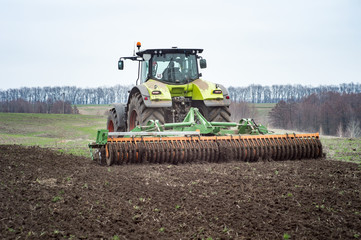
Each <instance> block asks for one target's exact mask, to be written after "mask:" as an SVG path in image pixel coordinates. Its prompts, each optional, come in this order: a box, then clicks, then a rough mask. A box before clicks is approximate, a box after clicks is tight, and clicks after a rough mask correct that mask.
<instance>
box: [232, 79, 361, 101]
mask: <svg viewBox="0 0 361 240" xmlns="http://www.w3.org/2000/svg"><path fill="white" fill-rule="evenodd" d="M228 91H229V94H230V98H231V99H232V101H233V102H249V103H278V102H279V101H281V100H283V101H300V100H301V99H302V98H304V97H307V96H310V95H311V94H321V93H324V92H335V93H341V94H343V93H346V94H351V93H361V84H360V83H356V84H355V83H342V84H340V85H321V86H318V87H311V86H303V85H300V84H297V85H290V84H287V85H272V86H262V85H255V84H252V85H249V86H247V87H229V88H228Z"/></svg>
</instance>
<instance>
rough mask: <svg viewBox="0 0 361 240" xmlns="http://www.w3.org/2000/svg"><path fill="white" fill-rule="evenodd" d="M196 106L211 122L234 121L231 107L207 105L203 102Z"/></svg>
mask: <svg viewBox="0 0 361 240" xmlns="http://www.w3.org/2000/svg"><path fill="white" fill-rule="evenodd" d="M196 107H197V108H198V109H199V111H200V113H201V114H202V115H203V116H204V117H205V118H206V119H207V120H208V121H209V122H232V120H231V112H230V110H229V107H225V106H220V107H207V106H206V105H204V103H203V102H202V103H200V104H197V105H196Z"/></svg>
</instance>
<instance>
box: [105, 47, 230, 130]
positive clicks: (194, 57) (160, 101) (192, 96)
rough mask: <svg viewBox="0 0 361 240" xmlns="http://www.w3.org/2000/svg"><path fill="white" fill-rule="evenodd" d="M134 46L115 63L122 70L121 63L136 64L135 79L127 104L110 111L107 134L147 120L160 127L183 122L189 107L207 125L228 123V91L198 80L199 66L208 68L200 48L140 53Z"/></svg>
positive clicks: (119, 105) (199, 78) (139, 124)
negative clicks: (206, 122)
mask: <svg viewBox="0 0 361 240" xmlns="http://www.w3.org/2000/svg"><path fill="white" fill-rule="evenodd" d="M137 47H138V52H137V53H135V54H134V56H131V57H121V58H120V59H119V62H118V69H119V70H123V69H124V60H132V61H138V63H139V64H138V66H139V67H138V79H137V81H136V86H135V87H133V88H132V89H131V90H130V91H129V97H128V102H127V103H126V104H115V105H114V107H113V108H112V109H110V112H109V116H108V121H107V129H108V130H109V132H125V131H131V130H132V129H134V128H135V127H136V126H144V125H146V124H147V122H148V121H149V120H158V121H159V123H160V124H164V123H176V122H182V121H183V120H184V118H185V117H186V115H187V113H188V112H189V110H190V109H191V108H192V107H195V108H197V109H199V111H200V113H201V114H202V115H203V116H204V117H205V118H206V119H207V120H208V121H210V122H213V121H216V122H231V113H230V110H229V105H230V104H231V100H230V97H229V95H228V91H227V89H226V88H225V87H224V86H222V85H221V84H215V83H211V82H208V81H205V80H202V79H201V76H202V74H201V73H200V72H199V67H200V68H201V69H203V68H206V67H207V62H206V60H205V59H203V58H202V57H201V56H200V55H199V54H201V53H202V52H203V49H184V48H177V47H173V48H164V49H147V50H142V51H140V47H141V45H140V43H139V42H138V43H137ZM198 63H199V64H198ZM198 65H199V67H198Z"/></svg>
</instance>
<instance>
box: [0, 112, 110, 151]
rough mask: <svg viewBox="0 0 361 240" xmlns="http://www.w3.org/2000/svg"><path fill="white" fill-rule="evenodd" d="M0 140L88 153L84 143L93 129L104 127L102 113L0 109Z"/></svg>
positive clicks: (92, 139)
mask: <svg viewBox="0 0 361 240" xmlns="http://www.w3.org/2000/svg"><path fill="white" fill-rule="evenodd" d="M0 123H1V124H0V144H22V145H37V146H41V147H49V148H54V149H59V151H65V152H67V153H73V154H76V155H83V156H89V150H88V147H87V144H88V143H89V142H90V141H94V140H95V137H96V133H97V129H101V128H105V125H106V116H105V115H100V116H98V115H72V114H30V113H0Z"/></svg>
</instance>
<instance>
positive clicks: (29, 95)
mask: <svg viewBox="0 0 361 240" xmlns="http://www.w3.org/2000/svg"><path fill="white" fill-rule="evenodd" d="M131 88H132V86H122V85H116V86H113V87H97V88H78V87H74V86H65V87H33V88H28V87H22V88H17V89H14V88H13V89H7V90H0V102H7V101H8V102H9V101H15V100H18V99H23V100H25V101H27V102H32V103H34V102H46V101H47V100H48V99H51V100H52V101H64V102H70V103H71V104H73V105H74V104H76V105H79V104H111V103H125V102H126V101H127V99H128V91H129V90H130V89H131ZM228 91H229V95H230V98H231V100H232V101H233V102H250V103H277V102H279V101H281V100H283V101H290V100H292V101H300V100H301V99H302V98H304V97H307V96H310V95H311V94H320V93H323V92H335V93H340V94H343V93H345V94H351V93H361V84H358V83H356V84H355V83H343V84H340V85H338V86H336V85H321V86H318V87H310V86H303V85H272V86H262V85H254V84H253V85H249V86H248V87H229V88H228Z"/></svg>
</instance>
